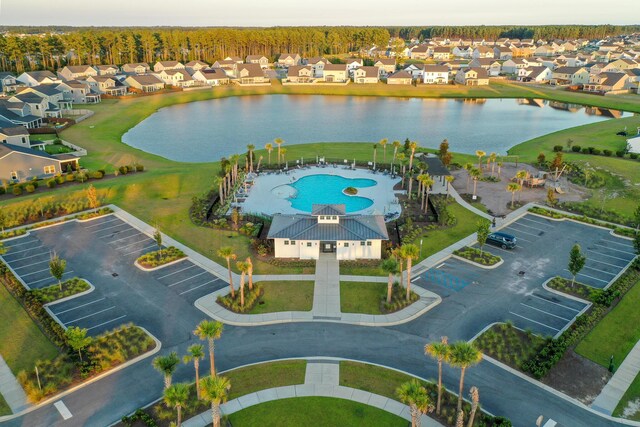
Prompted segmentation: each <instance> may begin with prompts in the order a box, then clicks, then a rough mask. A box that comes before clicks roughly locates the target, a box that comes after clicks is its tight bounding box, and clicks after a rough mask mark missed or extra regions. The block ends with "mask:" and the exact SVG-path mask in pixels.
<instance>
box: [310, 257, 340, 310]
mask: <svg viewBox="0 0 640 427" xmlns="http://www.w3.org/2000/svg"><path fill="white" fill-rule="evenodd" d="M311 311H312V313H313V318H314V319H327V320H329V319H330V320H339V319H340V262H339V261H338V260H337V259H336V257H335V254H320V258H319V259H318V260H316V275H315V284H314V286H313V309H312V310H311Z"/></svg>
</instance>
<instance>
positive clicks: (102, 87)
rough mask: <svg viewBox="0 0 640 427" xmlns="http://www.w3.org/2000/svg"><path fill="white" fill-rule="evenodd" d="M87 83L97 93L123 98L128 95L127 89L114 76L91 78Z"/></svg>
mask: <svg viewBox="0 0 640 427" xmlns="http://www.w3.org/2000/svg"><path fill="white" fill-rule="evenodd" d="M87 83H88V84H89V87H90V88H91V90H92V91H93V92H95V93H99V94H105V95H111V96H122V95H126V94H127V87H126V86H125V85H124V84H122V83H121V82H120V80H118V79H117V78H115V77H113V76H91V77H89V78H87Z"/></svg>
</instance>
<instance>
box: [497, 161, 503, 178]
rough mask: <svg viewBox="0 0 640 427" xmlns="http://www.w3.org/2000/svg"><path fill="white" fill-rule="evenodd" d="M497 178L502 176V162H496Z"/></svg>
mask: <svg viewBox="0 0 640 427" xmlns="http://www.w3.org/2000/svg"><path fill="white" fill-rule="evenodd" d="M497 164H498V178H500V177H501V176H502V165H503V163H502V162H498V163H497Z"/></svg>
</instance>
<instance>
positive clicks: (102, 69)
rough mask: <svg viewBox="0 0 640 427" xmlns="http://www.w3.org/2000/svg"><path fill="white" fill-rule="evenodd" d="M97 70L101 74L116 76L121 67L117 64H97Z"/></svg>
mask: <svg viewBox="0 0 640 427" xmlns="http://www.w3.org/2000/svg"><path fill="white" fill-rule="evenodd" d="M96 70H98V75H99V76H115V75H116V74H118V71H119V68H118V66H117V65H96Z"/></svg>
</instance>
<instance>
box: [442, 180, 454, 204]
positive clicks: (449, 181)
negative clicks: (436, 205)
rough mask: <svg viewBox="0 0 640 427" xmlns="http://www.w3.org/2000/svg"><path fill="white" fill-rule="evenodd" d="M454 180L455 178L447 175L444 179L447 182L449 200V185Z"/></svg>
mask: <svg viewBox="0 0 640 427" xmlns="http://www.w3.org/2000/svg"><path fill="white" fill-rule="evenodd" d="M454 179H455V178H454V176H453V175H447V176H445V177H444V180H445V181H446V182H447V199H448V198H449V187H450V186H451V183H452V182H453V180H454Z"/></svg>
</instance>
